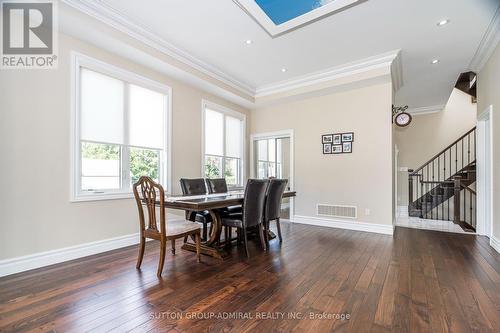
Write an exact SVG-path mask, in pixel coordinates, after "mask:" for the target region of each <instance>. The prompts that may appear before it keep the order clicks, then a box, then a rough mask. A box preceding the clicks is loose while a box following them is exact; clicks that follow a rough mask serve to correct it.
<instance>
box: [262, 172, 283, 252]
mask: <svg viewBox="0 0 500 333" xmlns="http://www.w3.org/2000/svg"><path fill="white" fill-rule="evenodd" d="M287 183H288V180H287V179H277V178H273V179H269V186H268V187H267V193H266V205H265V207H264V227H265V231H266V232H265V233H264V235H265V237H266V243H267V242H268V241H269V224H270V222H271V221H276V228H277V229H278V238H279V240H280V242H282V241H283V238H282V236H281V225H280V216H281V199H282V197H283V193H284V192H285V189H286V184H287Z"/></svg>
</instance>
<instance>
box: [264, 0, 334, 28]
mask: <svg viewBox="0 0 500 333" xmlns="http://www.w3.org/2000/svg"><path fill="white" fill-rule="evenodd" d="M333 1H335V0H295V1H290V0H255V2H256V3H257V4H258V5H259V7H260V8H261V9H262V10H263V11H264V13H266V15H267V16H268V17H269V18H270V19H271V20H272V21H273V22H274V24H276V25H280V24H282V23H284V22H287V21H290V20H292V19H294V18H296V17H298V16H301V15H303V14H305V13H308V12H310V11H313V10H315V9H317V8H319V7H321V6H324V5H326V4H328V3H330V2H333Z"/></svg>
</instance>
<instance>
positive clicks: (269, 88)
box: [255, 50, 402, 98]
mask: <svg viewBox="0 0 500 333" xmlns="http://www.w3.org/2000/svg"><path fill="white" fill-rule="evenodd" d="M399 54H400V50H395V51H391V52H387V53H383V54H380V55H377V56H374V57H370V58H365V59H362V60H359V61H356V62H351V63H348V64H345V65H342V66H336V67H332V68H328V69H326V70H322V71H318V72H315V73H312V74H307V75H303V76H298V77H295V78H292V79H290V80H286V81H281V82H278V83H274V84H269V85H264V86H261V87H257V89H256V93H255V98H259V97H265V96H269V95H274V94H277V93H282V92H286V91H290V90H294V89H298V88H304V87H308V86H312V85H315V84H319V83H323V82H328V81H332V80H335V79H339V78H342V77H347V76H350V75H355V74H359V73H363V72H367V71H370V70H373V69H378V68H383V67H390V66H392V64H393V62H394V61H395V59H397V58H399ZM396 67H398V66H396ZM399 73H401V70H399ZM398 75H401V74H398ZM398 82H400V83H402V77H401V78H400V79H399V81H398ZM398 89H399V88H398Z"/></svg>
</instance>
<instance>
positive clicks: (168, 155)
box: [70, 52, 172, 202]
mask: <svg viewBox="0 0 500 333" xmlns="http://www.w3.org/2000/svg"><path fill="white" fill-rule="evenodd" d="M82 67H83V68H86V69H89V70H92V71H95V72H98V73H101V74H104V75H108V76H111V77H113V78H116V79H118V80H122V81H125V82H126V83H129V84H134V85H137V86H140V87H143V88H146V89H150V90H153V91H156V92H158V93H161V94H164V95H165V96H166V98H167V103H166V107H165V117H164V119H165V124H164V140H165V141H164V149H163V151H162V152H161V154H160V155H161V158H160V170H161V172H160V175H159V178H160V183H161V184H162V185H163V186H164V188H165V191H166V193H167V194H170V193H171V189H172V181H171V179H172V166H171V165H172V148H171V142H172V88H170V87H169V86H167V85H164V84H161V83H158V82H156V81H153V80H150V79H148V78H145V77H143V76H140V75H138V74H136V73H133V72H129V71H126V70H124V69H121V68H119V67H116V66H113V65H110V64H108V63H105V62H103V61H100V60H97V59H95V58H92V57H89V56H86V55H84V54H81V53H78V52H72V54H71V125H70V129H71V131H70V132H71V133H70V141H71V142H70V178H71V179H70V187H71V188H70V201H72V202H78V201H95V200H111V199H125V198H132V197H133V192H132V188H130V189H126V190H124V189H120V190H111V191H103V192H101V191H99V192H94V193H92V192H87V191H82V190H81V144H80V142H81V140H80V139H81V128H80V118H81V117H80V114H81V108H80V106H81V103H80V91H81V89H80V88H81V78H80V73H81V70H80V69H81V68H82ZM127 90H128V89H126V91H125V98H127V95H128V94H127ZM125 113H126V114H125V115H124V117H125V118H127V117H128V104H126V105H125ZM125 132H127V130H126V131H125ZM125 135H126V133H125ZM122 146H123V147H127V148H128V147H132V146H130V145H128V138H127V137H126V138H125V143H124V144H123V145H122ZM137 148H141V147H137ZM122 151H124V152H125V154H123V155H127V154H128V149H123V150H122ZM126 157H127V156H121V161H123V160H124V158H126ZM121 164H127V166H124V165H121V170H120V174H121V175H122V177H121V182H124V181H125V180H127V181H128V177H129V175H128V173H126V172H124V170H125V169H127V170H128V163H121ZM125 171H126V170H125Z"/></svg>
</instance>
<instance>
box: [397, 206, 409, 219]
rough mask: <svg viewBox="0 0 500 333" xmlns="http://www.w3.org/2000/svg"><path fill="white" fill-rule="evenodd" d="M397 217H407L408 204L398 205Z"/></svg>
mask: <svg viewBox="0 0 500 333" xmlns="http://www.w3.org/2000/svg"><path fill="white" fill-rule="evenodd" d="M398 217H408V206H398Z"/></svg>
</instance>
